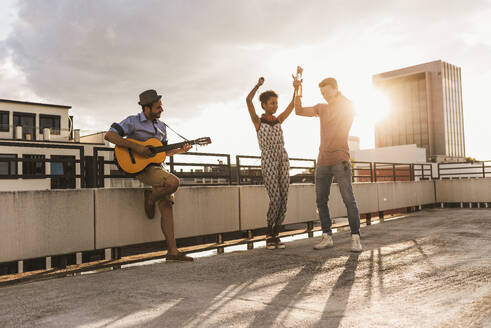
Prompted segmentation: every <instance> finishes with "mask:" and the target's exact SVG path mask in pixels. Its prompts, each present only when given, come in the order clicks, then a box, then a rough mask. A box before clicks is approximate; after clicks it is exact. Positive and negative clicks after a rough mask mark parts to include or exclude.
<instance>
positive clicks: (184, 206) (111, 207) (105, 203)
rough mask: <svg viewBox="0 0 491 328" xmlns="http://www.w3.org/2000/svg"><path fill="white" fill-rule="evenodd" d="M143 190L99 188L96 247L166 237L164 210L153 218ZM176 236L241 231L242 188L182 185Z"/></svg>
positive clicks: (175, 210)
mask: <svg viewBox="0 0 491 328" xmlns="http://www.w3.org/2000/svg"><path fill="white" fill-rule="evenodd" d="M143 190H144V189H143V188H141V189H124V188H123V189H120V188H111V189H98V190H96V191H95V204H96V205H95V209H96V215H95V219H96V220H95V225H96V237H95V240H96V248H97V249H100V248H108V247H118V246H124V245H132V244H139V243H146V242H152V241H159V240H163V239H164V235H163V234H162V231H161V228H160V212H159V210H158V209H156V211H155V217H154V218H153V219H152V220H149V219H148V218H147V217H146V216H145V212H144V208H143ZM174 225H175V236H176V238H182V237H191V236H198V235H206V234H213V233H220V232H228V231H236V230H239V191H238V187H234V186H220V187H211V186H206V187H181V188H179V190H178V191H177V193H176V205H175V206H174Z"/></svg>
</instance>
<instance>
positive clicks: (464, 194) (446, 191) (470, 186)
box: [435, 178, 491, 203]
mask: <svg viewBox="0 0 491 328" xmlns="http://www.w3.org/2000/svg"><path fill="white" fill-rule="evenodd" d="M435 188H436V198H437V202H439V203H460V202H466V203H467V202H491V178H485V179H484V178H479V179H459V180H457V179H456V180H437V181H435Z"/></svg>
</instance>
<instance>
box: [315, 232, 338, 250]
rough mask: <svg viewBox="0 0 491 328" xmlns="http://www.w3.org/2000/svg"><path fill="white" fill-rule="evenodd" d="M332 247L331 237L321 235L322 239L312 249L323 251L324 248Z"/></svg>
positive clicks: (325, 234) (324, 234)
mask: <svg viewBox="0 0 491 328" xmlns="http://www.w3.org/2000/svg"><path fill="white" fill-rule="evenodd" d="M333 246H334V242H333V241H332V238H331V236H329V235H328V234H327V233H325V232H324V233H322V239H321V241H320V243H318V244H317V245H315V246H314V249H324V248H330V247H333Z"/></svg>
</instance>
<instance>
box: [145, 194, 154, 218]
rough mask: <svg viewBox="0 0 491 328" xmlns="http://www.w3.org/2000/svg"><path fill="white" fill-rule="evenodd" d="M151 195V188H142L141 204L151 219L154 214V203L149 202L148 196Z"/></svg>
mask: <svg viewBox="0 0 491 328" xmlns="http://www.w3.org/2000/svg"><path fill="white" fill-rule="evenodd" d="M151 196H152V191H151V190H144V191H143V204H144V207H145V214H146V215H147V218H149V219H153V217H154V215H155V204H152V203H150V198H151Z"/></svg>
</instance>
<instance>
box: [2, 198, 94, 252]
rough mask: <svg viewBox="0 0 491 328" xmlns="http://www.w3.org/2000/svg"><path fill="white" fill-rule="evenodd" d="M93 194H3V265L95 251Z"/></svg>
mask: <svg viewBox="0 0 491 328" xmlns="http://www.w3.org/2000/svg"><path fill="white" fill-rule="evenodd" d="M93 195H94V193H93V190H91V189H78V190H62V191H58V190H57V191H53V190H52V191H18V192H0V203H1V204H2V208H1V211H0V227H1V229H0V262H8V261H15V260H19V259H29V258H35V257H42V256H49V255H57V254H66V253H73V252H79V251H86V250H92V249H94V200H93V197H94V196H93Z"/></svg>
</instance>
